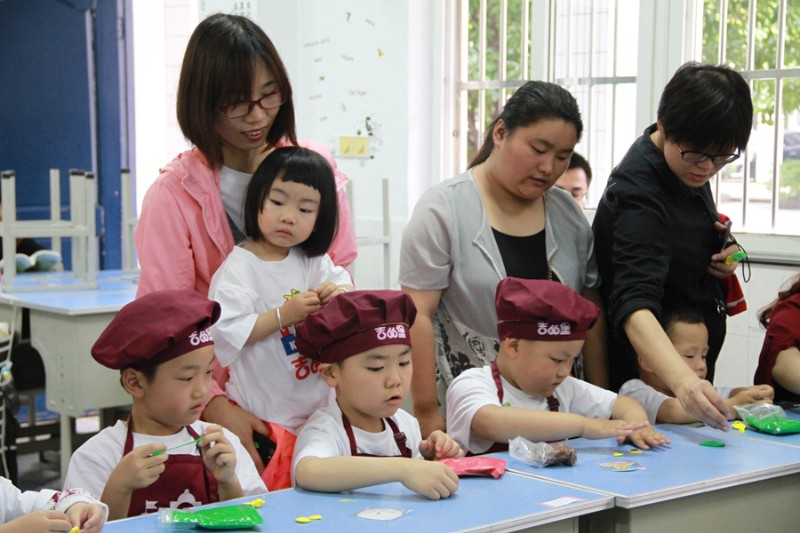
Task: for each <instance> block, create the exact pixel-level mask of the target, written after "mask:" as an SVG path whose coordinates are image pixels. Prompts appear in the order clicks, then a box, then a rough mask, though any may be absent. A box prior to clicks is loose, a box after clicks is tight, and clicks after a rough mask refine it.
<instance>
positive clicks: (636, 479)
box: [493, 425, 800, 508]
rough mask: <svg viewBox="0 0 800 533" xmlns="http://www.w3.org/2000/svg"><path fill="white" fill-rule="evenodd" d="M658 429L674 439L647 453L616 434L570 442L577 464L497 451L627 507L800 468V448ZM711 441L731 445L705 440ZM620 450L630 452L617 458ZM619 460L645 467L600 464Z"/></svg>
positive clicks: (514, 465) (533, 471) (529, 471)
mask: <svg viewBox="0 0 800 533" xmlns="http://www.w3.org/2000/svg"><path fill="white" fill-rule="evenodd" d="M658 429H659V431H661V432H662V433H663V434H664V435H666V436H667V437H668V438H669V439H670V440H671V441H672V444H670V445H669V446H665V447H662V448H659V449H654V450H648V451H642V453H641V454H631V453H630V450H633V449H635V448H634V447H632V446H630V445H624V446H618V445H617V443H616V440H615V439H601V440H587V439H574V440H571V441H569V442H568V444H569V445H570V446H573V447H574V448H575V449H576V450H577V452H578V463H577V464H576V465H575V466H572V467H569V466H556V467H547V468H537V467H534V466H530V465H526V464H524V463H522V462H520V461H517V460H516V459H512V458H511V456H510V455H509V454H508V452H505V453H500V454H493V456H495V457H502V458H504V459H506V460H507V461H508V468H509V469H510V470H513V471H515V472H519V473H524V474H526V475H531V476H536V477H538V478H540V479H547V480H551V481H556V482H561V483H568V484H570V485H574V486H577V487H582V488H587V489H589V490H598V491H602V492H607V493H609V494H613V495H615V497H616V505H617V506H619V507H624V508H633V507H638V506H641V505H647V504H650V503H657V502H660V501H666V500H670V499H674V498H679V497H683V496H688V495H690V494H696V493H699V492H706V491H709V490H717V489H722V488H726V487H730V486H734V485H739V484H742V483H746V482H753V481H759V480H762V479H768V478H770V477H776V476H781V475H787V474H791V473H795V472H800V448H795V447H790V446H776V445H775V444H773V443H772V442H768V441H766V440H759V439H750V438H743V437H742V435H741V434H740V433H739V432H738V431H732V432H726V433H723V432H722V431H714V430H710V429H706V430H704V429H702V428H692V427H688V426H675V425H659V426H658ZM708 440H715V441H719V442H722V443H724V444H725V447H723V448H711V447H705V446H700V445H699V444H700V443H701V442H704V441H708ZM614 452H622V453H624V456H622V457H614V456H613V454H614ZM615 461H634V462H636V463H638V464H639V465H641V466H642V467H644V468H645V469H644V470H633V471H622V472H620V471H612V470H605V469H603V468H601V467H600V464H601V463H607V462H615Z"/></svg>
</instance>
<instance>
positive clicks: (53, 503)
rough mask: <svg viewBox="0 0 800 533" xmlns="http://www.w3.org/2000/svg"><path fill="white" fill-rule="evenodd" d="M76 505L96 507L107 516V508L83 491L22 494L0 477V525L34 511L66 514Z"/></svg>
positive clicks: (43, 491) (9, 482) (33, 491)
mask: <svg viewBox="0 0 800 533" xmlns="http://www.w3.org/2000/svg"><path fill="white" fill-rule="evenodd" d="M76 503H89V504H92V505H98V506H100V507H102V508H103V509H104V510H105V514H106V516H108V506H107V505H106V504H104V503H102V502H100V501H99V500H97V499H96V498H94V497H93V496H92V495H91V494H89V493H88V492H87V491H85V490H83V489H71V490H67V491H64V492H56V491H54V490H47V489H45V490H40V491H35V490H26V491H25V492H22V491H21V490H19V489H18V488H17V487H15V486H14V484H13V483H11V481H10V480H8V479H6V478H4V477H1V476H0V524H5V523H6V522H10V521H12V520H16V519H17V518H20V517H22V516H25V515H26V514H28V513H32V512H34V511H45V510H47V511H58V512H60V513H66V512H67V509H69V508H70V507H71V506H72V505H74V504H76Z"/></svg>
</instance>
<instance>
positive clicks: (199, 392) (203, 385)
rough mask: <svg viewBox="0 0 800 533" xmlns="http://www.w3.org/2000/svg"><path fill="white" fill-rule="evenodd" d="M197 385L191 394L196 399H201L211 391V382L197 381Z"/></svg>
mask: <svg viewBox="0 0 800 533" xmlns="http://www.w3.org/2000/svg"><path fill="white" fill-rule="evenodd" d="M195 381H196V382H197V385H196V386H195V388H194V391H192V392H193V394H194V396H195V397H196V398H202V397H203V396H205V395H207V394H208V392H209V391H210V390H211V382H210V381H209V380H204V379H197V380H195Z"/></svg>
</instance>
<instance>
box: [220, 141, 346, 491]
mask: <svg viewBox="0 0 800 533" xmlns="http://www.w3.org/2000/svg"><path fill="white" fill-rule="evenodd" d="M336 217H337V206H336V189H335V182H334V179H333V172H332V171H331V168H330V166H329V165H328V163H327V162H326V161H325V158H323V157H322V156H321V155H319V154H318V153H316V152H314V151H312V150H308V149H305V148H299V147H284V148H278V149H276V150H275V151H273V152H272V153H271V154H270V155H268V156H267V158H266V159H264V162H263V163H262V164H261V166H259V167H258V170H256V173H255V174H254V175H253V179H252V180H250V185H249V186H248V188H247V196H246V198H245V232H246V233H247V237H248V241H247V242H245V243H244V244H242V245H240V246H237V247H235V248H234V249H233V251H232V252H231V254H230V255H229V256H228V258H227V259H226V260H225V261H224V262H223V263H222V265H221V266H220V268H219V269H218V270H217V272H216V274H214V277H213V279H212V281H211V288H210V292H209V297H210V298H212V299H214V300H216V301H218V302H219V303H220V304H221V306H222V316H221V317H220V320H219V322H217V323H216V324H215V325H214V326H213V329H212V333H213V336H214V340H215V347H216V354H217V357H218V358H219V360H220V363H221V364H222V365H223V366H226V367H228V368H229V370H230V380H229V381H228V383H227V392H228V395H229V397H230V398H231V400H233V401H234V402H236V403H237V404H238V405H240V406H242V407H243V408H244V409H246V410H247V411H249V412H251V413H254V414H255V415H256V416H257V417H258V418H259V419H261V420H262V421H264V422H265V423H267V424H269V426H270V429H271V437H270V438H271V439H272V440H273V441H274V442H275V443H276V446H277V449H276V451H275V455H273V456H272V458H271V459H270V460H269V464H268V465H267V469H266V471H265V473H264V480H265V481H266V482H267V486H268V488H269V489H270V490H275V489H279V488H286V487H289V486H291V481H290V478H289V475H290V470H291V457H292V451H293V447H294V440H295V435H297V433H298V431H299V430H300V427H301V426H302V425H303V424H304V423H305V421H306V420H307V419H308V417H309V416H311V414H312V413H314V412H315V411H316V410H317V409H319V408H322V407H325V406H327V405H328V404H329V403H330V402H331V400H332V394H331V391H330V389H329V388H328V387H327V385H326V384H325V382H324V381H323V380H322V379H321V377H320V375H319V374H318V363H315V362H314V361H312V360H311V359H309V358H308V357H306V356H304V355H303V354H300V353H298V352H297V348H296V346H295V340H294V326H295V324H297V323H298V322H301V321H302V320H303V319H305V317H306V315H308V314H309V313H310V312H312V311H315V310H317V309H319V308H321V307H322V306H324V305H326V304H327V303H328V302H330V301H331V299H332V298H333V297H335V296H336V295H338V294H341V293H343V292H346V291H348V290H350V289H352V285H350V276H349V274H348V273H347V271H346V270H345V269H344V268H342V267H338V266H336V265H334V264H333V262H332V261H331V259H330V257H329V256H328V255H327V254H326V253H325V250H327V249H328V247H329V246H330V242H331V240H332V239H333V234H334V229H335V227H336Z"/></svg>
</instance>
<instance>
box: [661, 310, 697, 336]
mask: <svg viewBox="0 0 800 533" xmlns="http://www.w3.org/2000/svg"><path fill="white" fill-rule="evenodd" d="M679 322H682V323H685V324H703V325H705V323H706V322H705V320H703V315H702V314H701V313H700V312H699V311H697V310H696V309H693V308H691V307H688V306H686V305H681V304H670V305H666V306H664V308H663V309H662V310H661V320H660V323H661V327H662V328H664V332H665V333H667V334H669V330H670V329H672V327H673V326H675V324H677V323H679Z"/></svg>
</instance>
